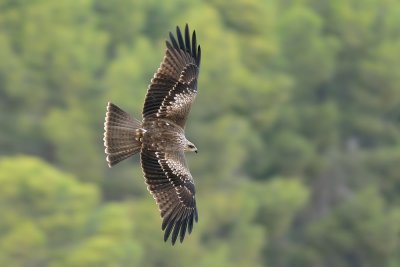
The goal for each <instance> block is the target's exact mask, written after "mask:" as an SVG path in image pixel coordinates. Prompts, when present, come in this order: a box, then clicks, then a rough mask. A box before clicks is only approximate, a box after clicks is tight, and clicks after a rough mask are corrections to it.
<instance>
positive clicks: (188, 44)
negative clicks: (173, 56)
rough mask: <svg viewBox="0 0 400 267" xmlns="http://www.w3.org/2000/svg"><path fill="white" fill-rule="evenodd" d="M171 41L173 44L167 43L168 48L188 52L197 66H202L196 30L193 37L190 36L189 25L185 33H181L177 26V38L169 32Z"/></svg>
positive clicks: (186, 25)
mask: <svg viewBox="0 0 400 267" xmlns="http://www.w3.org/2000/svg"><path fill="white" fill-rule="evenodd" d="M182 33H183V34H182ZM169 39H170V40H171V42H170V43H169V42H168V41H167V43H166V44H167V48H171V47H173V48H174V49H176V50H183V51H186V52H187V53H189V54H190V55H191V56H192V57H193V58H194V59H195V61H196V64H197V66H200V58H201V49H200V45H197V36H196V31H195V30H193V32H192V36H190V28H189V24H188V23H186V24H185V29H184V32H182V31H181V29H180V28H179V26H176V36H175V35H174V34H173V33H172V32H169ZM168 43H169V44H168Z"/></svg>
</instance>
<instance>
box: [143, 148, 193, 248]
mask: <svg viewBox="0 0 400 267" xmlns="http://www.w3.org/2000/svg"><path fill="white" fill-rule="evenodd" d="M141 162H142V168H143V172H144V177H145V179H146V183H147V185H148V187H147V188H148V190H149V191H150V192H151V194H152V195H153V197H154V199H155V200H156V203H157V205H158V207H159V209H160V212H161V217H162V218H163V222H162V230H164V231H165V233H164V241H167V239H168V238H169V236H170V234H171V233H172V237H171V241H172V244H175V241H176V239H177V237H178V235H179V239H180V242H182V241H183V239H184V237H185V234H186V229H187V230H188V232H189V234H190V233H191V232H192V228H193V220H195V221H196V222H197V221H198V215H197V208H196V200H195V188H194V182H193V178H192V175H191V174H190V172H189V169H188V167H187V164H186V160H185V156H184V154H183V152H168V153H167V152H156V151H149V150H144V149H143V150H142V152H141Z"/></svg>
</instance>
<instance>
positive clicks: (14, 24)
mask: <svg viewBox="0 0 400 267" xmlns="http://www.w3.org/2000/svg"><path fill="white" fill-rule="evenodd" d="M186 22H188V23H189V25H190V27H191V28H192V29H196V31H197V36H198V40H199V42H200V44H201V46H202V50H203V58H202V65H201V73H200V81H199V95H198V98H197V100H196V104H195V105H194V107H193V110H192V112H191V116H190V119H189V121H188V126H187V136H188V138H189V139H190V140H192V141H193V142H194V143H195V144H196V146H197V147H198V148H199V152H200V153H199V154H197V155H188V161H189V164H190V166H191V170H192V173H193V176H194V177H195V179H196V186H197V188H198V190H197V191H198V196H197V198H198V201H197V202H198V206H199V216H200V217H199V223H198V224H196V225H195V227H194V231H193V233H192V235H191V236H189V237H187V238H186V240H185V242H184V244H183V245H180V244H178V245H176V246H175V247H172V246H171V245H170V244H168V243H167V244H165V243H164V242H163V241H162V234H163V233H162V231H161V229H160V224H161V220H160V218H159V213H158V210H157V207H156V205H155V203H154V201H153V199H152V197H151V196H150V195H149V194H148V193H147V191H146V186H145V185H144V183H143V177H142V171H141V169H140V165H139V160H138V157H137V156H136V157H134V158H133V159H129V160H127V161H126V162H123V163H121V164H120V165H119V166H117V167H115V168H113V169H111V170H110V169H108V167H107V166H106V162H105V159H104V151H103V150H104V148H103V141H102V134H103V120H104V114H105V105H106V103H107V101H112V102H114V103H117V104H118V105H120V106H121V107H122V108H123V109H125V110H127V111H128V112H129V113H131V114H132V115H134V116H136V117H138V118H140V114H141V109H142V104H143V99H144V96H145V93H146V88H147V85H148V83H149V81H150V79H151V77H152V75H153V73H154V71H155V70H156V68H157V67H158V66H159V64H160V61H161V59H162V57H163V53H164V41H165V39H166V38H167V36H168V31H173V30H174V28H175V26H176V25H180V26H183V25H184V24H185V23H186ZM399 52H400V4H399V3H398V1H396V0H386V1H381V0H368V1H364V0H337V1H318V0H286V1H279V0H269V1H263V0H250V1H249V0H246V1H245V0H233V1H222V0H206V1H198V2H193V3H192V2H190V1H183V0H166V1H156V0H118V1H107V0H69V1H66V0H64V1H50V0H29V1H28V0H0V108H1V112H0V127H1V131H0V148H1V149H0V153H1V158H0V213H1V220H0V266H9V267H13V266H16V267H19V266H21V267H22V266H24V267H28V266H29V267H39V266H40V267H41V266H49V267H86V266H104V267H106V266H107V267H111V266H113V267H114V266H142V267H155V266H171V267H172V266H173V267H176V266H194V267H196V266H197V267H213V266H215V267H221V266H238V267H245V266H275V267H291V266H296V267H320V266H327V267H355V266H365V267H369V266H382V267H394V266H400V256H399V255H400V253H399V252H400V206H399V205H400V197H399V192H400V179H399V174H400V167H399V166H400V164H399V162H400V89H399V88H400V56H399V55H400V53H399Z"/></svg>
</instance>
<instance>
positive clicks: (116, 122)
mask: <svg viewBox="0 0 400 267" xmlns="http://www.w3.org/2000/svg"><path fill="white" fill-rule="evenodd" d="M143 133H144V129H142V128H141V123H140V121H138V120H136V119H134V118H132V117H130V116H129V115H128V113H126V112H125V111H123V110H122V109H120V108H119V107H118V106H116V105H114V104H112V103H110V102H108V104H107V113H106V119H105V123H104V139H103V140H104V146H105V148H106V149H105V152H106V155H107V162H108V166H109V167H112V166H114V165H115V164H117V163H118V162H120V161H122V160H124V159H126V158H129V157H130V156H132V155H134V154H136V153H138V152H139V151H140V149H141V147H142V142H141V140H142V136H143Z"/></svg>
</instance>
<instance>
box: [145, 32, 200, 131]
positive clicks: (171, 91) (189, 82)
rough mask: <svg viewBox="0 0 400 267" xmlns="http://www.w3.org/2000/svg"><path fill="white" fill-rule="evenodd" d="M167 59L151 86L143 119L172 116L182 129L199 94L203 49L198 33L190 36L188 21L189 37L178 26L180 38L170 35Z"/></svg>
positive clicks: (177, 34)
mask: <svg viewBox="0 0 400 267" xmlns="http://www.w3.org/2000/svg"><path fill="white" fill-rule="evenodd" d="M169 37H170V41H171V42H168V41H167V42H166V45H167V50H166V52H165V56H164V59H163V61H162V62H161V65H160V67H159V68H158V70H157V72H156V73H155V74H154V77H153V79H152V80H151V83H150V85H149V89H148V91H147V95H146V98H145V101H144V107H143V118H144V119H146V118H149V117H153V118H154V117H156V118H166V119H169V120H171V121H173V122H175V123H176V124H178V125H179V126H181V127H182V128H184V127H185V122H186V118H187V116H188V114H189V112H190V108H191V105H192V103H193V101H194V99H195V97H196V94H197V78H198V75H199V67H200V58H201V50H200V45H199V46H197V41H196V32H195V31H193V34H192V38H191V39H190V34H189V27H188V25H187V24H186V27H185V36H184V37H183V36H182V33H181V30H180V29H179V27H176V38H175V37H174V35H173V34H172V33H170V34H169Z"/></svg>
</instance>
